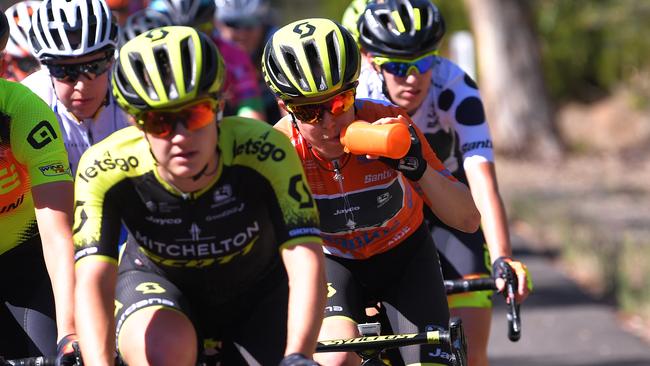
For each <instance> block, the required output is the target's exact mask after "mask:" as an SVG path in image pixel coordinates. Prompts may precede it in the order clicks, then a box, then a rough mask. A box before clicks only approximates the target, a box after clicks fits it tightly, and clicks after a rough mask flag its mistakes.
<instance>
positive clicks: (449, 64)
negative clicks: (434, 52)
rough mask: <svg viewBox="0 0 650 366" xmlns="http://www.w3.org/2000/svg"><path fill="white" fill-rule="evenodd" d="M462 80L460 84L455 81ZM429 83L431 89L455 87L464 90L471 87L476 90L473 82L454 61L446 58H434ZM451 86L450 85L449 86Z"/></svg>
mask: <svg viewBox="0 0 650 366" xmlns="http://www.w3.org/2000/svg"><path fill="white" fill-rule="evenodd" d="M460 80H462V81H463V82H462V83H458V82H457V81H460ZM431 81H432V86H433V88H436V87H439V88H440V87H456V88H461V87H462V88H465V87H471V88H473V89H476V88H477V86H476V83H475V82H474V80H473V79H472V78H471V77H470V76H469V75H468V74H467V73H466V72H465V70H463V69H462V68H461V67H460V66H459V65H458V64H456V63H455V62H454V61H452V60H449V59H447V58H444V57H441V56H436V58H435V63H434V65H433V72H432V73H431ZM450 84H451V85H450Z"/></svg>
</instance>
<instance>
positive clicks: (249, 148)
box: [233, 135, 287, 161]
mask: <svg viewBox="0 0 650 366" xmlns="http://www.w3.org/2000/svg"><path fill="white" fill-rule="evenodd" d="M265 138H266V135H264V136H262V139H260V140H253V139H248V141H246V142H244V143H243V144H241V145H236V146H235V147H234V149H233V155H234V156H237V155H241V154H247V155H257V160H259V161H265V160H267V159H268V158H271V159H272V160H273V161H282V160H284V158H285V157H286V156H287V153H286V152H285V151H284V150H282V149H280V148H279V147H277V146H275V145H274V144H273V143H271V142H268V141H265Z"/></svg>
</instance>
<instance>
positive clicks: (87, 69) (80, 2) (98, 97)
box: [23, 0, 129, 174]
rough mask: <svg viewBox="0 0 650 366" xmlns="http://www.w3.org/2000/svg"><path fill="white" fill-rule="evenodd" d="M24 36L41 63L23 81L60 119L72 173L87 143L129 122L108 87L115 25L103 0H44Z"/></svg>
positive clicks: (95, 140) (114, 42) (96, 140)
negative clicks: (37, 69) (27, 34)
mask: <svg viewBox="0 0 650 366" xmlns="http://www.w3.org/2000/svg"><path fill="white" fill-rule="evenodd" d="M29 38H30V45H31V47H32V52H33V54H34V55H35V56H36V57H37V58H38V59H39V60H40V62H41V64H43V65H44V66H45V67H44V68H42V69H41V70H39V71H37V72H35V73H33V74H32V75H30V76H29V77H27V78H26V79H25V80H23V84H25V85H27V86H28V87H29V88H30V89H31V90H32V91H33V92H34V93H36V94H37V95H38V96H40V97H41V99H43V100H44V101H45V103H47V104H48V105H49V106H50V108H51V109H52V110H53V111H54V114H56V116H57V118H58V119H59V124H60V125H61V130H62V133H63V138H64V141H65V146H66V149H67V150H68V157H69V159H70V167H71V168H72V172H73V174H74V173H75V172H76V169H77V163H78V161H79V158H80V157H81V154H82V153H83V152H84V151H85V150H86V149H88V147H90V146H91V145H93V144H95V143H97V142H99V141H101V140H103V139H104V138H105V137H106V136H108V135H110V134H111V133H113V132H114V131H117V130H119V129H121V128H123V127H126V126H128V125H129V123H128V119H127V116H126V114H125V113H124V112H123V111H122V110H121V109H120V108H119V107H118V106H117V105H116V104H115V101H114V99H113V96H112V95H111V93H110V92H109V91H110V78H109V74H110V73H109V70H110V68H111V66H112V65H113V61H114V59H115V49H116V47H117V38H118V27H117V25H116V24H115V22H114V20H113V17H112V15H111V12H110V9H109V8H108V6H107V5H106V3H105V2H104V0H69V1H59V0H45V1H43V3H41V5H40V6H39V7H38V9H37V11H36V12H35V13H34V16H32V27H31V28H30V32H29Z"/></svg>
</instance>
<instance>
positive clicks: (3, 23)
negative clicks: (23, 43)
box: [0, 11, 9, 51]
mask: <svg viewBox="0 0 650 366" xmlns="http://www.w3.org/2000/svg"><path fill="white" fill-rule="evenodd" d="M8 39H9V22H7V17H5V13H4V12H3V11H0V51H2V50H4V49H5V46H6V45H7V40H8Z"/></svg>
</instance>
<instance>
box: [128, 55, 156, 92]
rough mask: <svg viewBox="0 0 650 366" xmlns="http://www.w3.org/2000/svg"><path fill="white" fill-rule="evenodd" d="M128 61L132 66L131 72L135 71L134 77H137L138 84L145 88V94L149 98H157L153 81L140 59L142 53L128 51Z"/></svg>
mask: <svg viewBox="0 0 650 366" xmlns="http://www.w3.org/2000/svg"><path fill="white" fill-rule="evenodd" d="M129 61H130V63H131V66H132V67H133V72H134V73H135V77H136V78H138V84H140V85H142V87H143V88H144V89H145V92H147V96H148V97H149V99H151V100H155V101H157V100H159V99H158V94H157V93H156V91H155V90H154V88H153V83H152V82H151V79H150V78H149V75H148V74H147V73H146V72H145V66H144V62H143V61H142V55H140V54H139V53H136V52H130V53H129Z"/></svg>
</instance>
